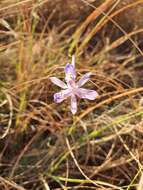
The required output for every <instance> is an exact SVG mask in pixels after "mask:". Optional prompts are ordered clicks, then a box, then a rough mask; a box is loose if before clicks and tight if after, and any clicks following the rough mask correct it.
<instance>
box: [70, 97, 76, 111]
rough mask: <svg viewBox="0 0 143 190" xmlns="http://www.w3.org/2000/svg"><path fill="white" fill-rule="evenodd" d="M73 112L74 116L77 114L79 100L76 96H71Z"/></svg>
mask: <svg viewBox="0 0 143 190" xmlns="http://www.w3.org/2000/svg"><path fill="white" fill-rule="evenodd" d="M71 112H72V114H75V113H76V112H77V100H76V96H75V95H72V96H71Z"/></svg>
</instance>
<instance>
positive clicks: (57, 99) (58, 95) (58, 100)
mask: <svg viewBox="0 0 143 190" xmlns="http://www.w3.org/2000/svg"><path fill="white" fill-rule="evenodd" d="M69 96H71V90H69V89H66V90H61V91H60V92H58V93H55V94H54V101H55V102H56V103H61V102H62V101H63V100H65V99H66V98H68V97H69Z"/></svg>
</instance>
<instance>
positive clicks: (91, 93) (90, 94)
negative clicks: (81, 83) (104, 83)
mask: <svg viewBox="0 0 143 190" xmlns="http://www.w3.org/2000/svg"><path fill="white" fill-rule="evenodd" d="M76 95H77V96H78V97H79V98H85V99H89V100H95V99H96V98H97V97H98V93H97V92H96V91H95V90H88V89H85V88H78V89H77V90H76Z"/></svg>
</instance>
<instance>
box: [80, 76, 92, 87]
mask: <svg viewBox="0 0 143 190" xmlns="http://www.w3.org/2000/svg"><path fill="white" fill-rule="evenodd" d="M91 74H92V73H91V72H89V73H86V74H85V75H83V76H82V77H81V79H80V80H79V81H78V82H77V85H78V87H81V86H83V85H84V84H85V83H86V82H87V81H88V80H89V77H90V76H91Z"/></svg>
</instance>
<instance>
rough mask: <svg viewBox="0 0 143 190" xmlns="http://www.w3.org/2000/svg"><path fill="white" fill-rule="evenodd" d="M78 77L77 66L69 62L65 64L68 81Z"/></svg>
mask: <svg viewBox="0 0 143 190" xmlns="http://www.w3.org/2000/svg"><path fill="white" fill-rule="evenodd" d="M75 78H76V72H75V68H74V66H73V65H72V64H67V65H66V66H65V80H66V82H69V81H71V80H73V81H74V80H75Z"/></svg>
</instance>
